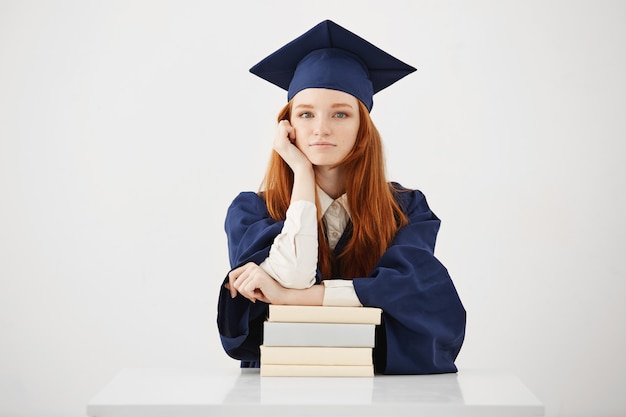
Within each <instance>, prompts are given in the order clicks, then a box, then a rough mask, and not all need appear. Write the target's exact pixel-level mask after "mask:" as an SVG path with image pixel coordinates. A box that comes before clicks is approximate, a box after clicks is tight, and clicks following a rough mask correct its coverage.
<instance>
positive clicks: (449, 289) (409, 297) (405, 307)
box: [217, 184, 465, 374]
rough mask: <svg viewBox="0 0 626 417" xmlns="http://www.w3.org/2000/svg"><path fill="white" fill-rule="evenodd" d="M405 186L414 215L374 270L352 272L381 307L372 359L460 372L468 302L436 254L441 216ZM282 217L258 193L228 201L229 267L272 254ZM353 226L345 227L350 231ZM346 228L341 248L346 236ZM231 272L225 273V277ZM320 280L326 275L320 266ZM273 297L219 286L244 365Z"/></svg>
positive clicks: (399, 368)
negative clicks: (360, 273)
mask: <svg viewBox="0 0 626 417" xmlns="http://www.w3.org/2000/svg"><path fill="white" fill-rule="evenodd" d="M394 185H395V187H396V188H398V189H400V190H402V191H400V192H398V193H397V194H396V199H397V201H398V202H399V204H400V206H401V207H402V209H403V210H404V212H405V213H406V215H407V217H408V219H409V222H408V224H407V225H406V226H404V227H402V228H401V229H400V230H399V231H398V232H397V234H396V236H395V237H394V239H393V241H392V243H391V245H390V246H389V248H388V249H387V251H386V252H385V253H384V254H383V256H382V257H381V258H380V260H379V261H378V263H377V264H376V266H375V267H374V269H373V270H372V272H371V273H370V275H369V276H368V277H363V278H356V279H354V280H353V284H354V289H355V291H356V293H357V296H358V297H359V300H360V301H361V303H362V304H363V305H364V306H372V307H380V308H382V310H383V321H382V324H381V325H380V326H377V332H376V347H375V348H374V366H375V369H376V372H379V373H386V374H431V373H448V372H456V370H457V368H456V366H455V365H454V361H455V359H456V357H457V355H458V353H459V351H460V349H461V345H462V344H463V340H464V336H465V309H464V308H463V305H462V303H461V301H460V299H459V296H458V294H457V291H456V289H455V287H454V284H453V283H452V280H451V279H450V276H449V274H448V271H447V270H446V268H445V267H444V266H443V265H442V264H441V263H440V262H439V260H437V258H436V257H435V256H434V248H435V241H436V237H437V232H438V231H439V225H440V221H439V219H438V218H437V216H435V215H434V214H433V212H432V211H431V210H430V208H429V207H428V204H427V202H426V199H425V197H424V195H423V194H422V193H421V192H420V191H418V190H406V189H403V188H402V187H401V186H399V185H398V184H394ZM282 227H283V222H281V221H275V220H274V219H272V217H270V215H269V213H268V212H267V208H266V206H265V202H264V201H263V199H262V198H261V197H260V196H258V195H257V194H256V193H252V192H244V193H241V194H239V195H238V196H237V197H236V198H235V199H234V200H233V202H232V204H231V205H230V207H229V208H228V212H227V215H226V220H225V230H226V234H227V237H228V251H229V257H230V264H231V267H232V268H233V269H234V268H236V267H238V266H241V265H244V264H246V263H248V262H254V263H257V264H260V263H261V262H263V261H264V260H265V258H267V256H268V255H269V250H270V247H271V245H272V242H273V241H274V238H275V237H276V236H277V235H278V234H279V233H280V232H281V230H282ZM350 230H351V227H348V228H346V234H349V233H350ZM347 240H348V236H347V235H344V236H343V237H342V239H341V240H340V241H339V243H338V245H337V248H336V251H341V249H342V247H343V245H344V244H345V243H346V242H347ZM227 279H228V277H226V279H225V281H224V282H226V280H227ZM317 281H318V283H320V282H321V278H320V276H319V273H318V278H317ZM266 317H267V304H265V303H263V302H260V301H257V302H256V303H252V302H250V301H249V300H247V299H246V298H244V297H243V296H241V295H238V296H237V297H236V298H234V299H233V298H231V297H230V293H229V291H228V290H226V289H225V288H224V286H223V285H222V288H221V290H220V295H219V300H218V314H217V324H218V330H219V333H220V338H221V341H222V346H223V347H224V350H225V351H226V353H227V354H228V355H229V356H231V357H233V358H235V359H239V360H241V366H242V367H258V366H259V358H260V353H259V346H260V345H261V344H262V342H263V321H264V320H265V319H266Z"/></svg>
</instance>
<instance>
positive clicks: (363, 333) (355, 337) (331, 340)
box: [263, 321, 376, 348]
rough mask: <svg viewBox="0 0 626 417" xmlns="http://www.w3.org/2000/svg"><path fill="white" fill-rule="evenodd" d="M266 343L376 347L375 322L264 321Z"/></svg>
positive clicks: (277, 344)
mask: <svg viewBox="0 0 626 417" xmlns="http://www.w3.org/2000/svg"><path fill="white" fill-rule="evenodd" d="M263 325H264V329H263V344H264V345H265V346H337V347H339V346H342V347H372V348H373V347H374V343H375V332H376V325H374V324H356V323H287V322H271V321H266V322H264V323H263Z"/></svg>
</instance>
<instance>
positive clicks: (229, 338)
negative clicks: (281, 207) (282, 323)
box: [217, 192, 283, 367]
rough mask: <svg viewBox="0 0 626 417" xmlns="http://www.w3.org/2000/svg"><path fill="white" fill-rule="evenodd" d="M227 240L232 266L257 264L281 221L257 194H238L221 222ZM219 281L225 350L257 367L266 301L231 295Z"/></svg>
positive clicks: (219, 322) (246, 364)
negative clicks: (271, 212) (268, 210)
mask: <svg viewBox="0 0 626 417" xmlns="http://www.w3.org/2000/svg"><path fill="white" fill-rule="evenodd" d="M224 228H225V231H226V236H227V239H228V255H229V260H230V266H231V269H235V268H237V267H239V266H241V265H244V264H246V263H248V262H254V263H256V264H257V265H258V264H260V263H261V262H263V261H264V260H265V259H266V258H267V257H268V255H269V251H270V247H271V246H272V242H273V241H274V238H275V237H276V236H277V235H278V234H279V233H280V231H281V230H282V228H283V222H282V221H276V220H274V219H273V218H272V217H271V216H270V215H269V213H268V212H267V208H266V206H265V202H264V201H263V199H262V198H261V197H260V196H258V195H257V194H256V193H252V192H244V193H241V194H239V195H238V196H237V197H236V198H235V199H234V200H233V202H232V203H231V205H230V207H229V208H228V210H227V213H226V219H225V223H224ZM227 280H228V276H226V278H225V279H224V281H223V282H222V286H221V289H220V293H219V298H218V306H217V307H218V308H217V327H218V330H219V334H220V340H221V342H222V346H223V348H224V350H225V351H226V353H227V354H228V355H229V356H230V357H232V358H234V359H239V360H241V361H242V363H241V366H242V367H258V360H259V355H260V353H259V346H260V345H261V343H262V341H263V334H262V324H261V322H262V321H264V320H265V317H266V315H267V309H268V307H267V304H266V303H264V302H262V301H257V302H256V303H252V302H251V301H250V300H248V299H247V298H245V297H243V296H242V295H241V294H237V296H236V297H235V298H231V296H230V291H228V290H227V289H226V288H224V284H225V283H226V282H227Z"/></svg>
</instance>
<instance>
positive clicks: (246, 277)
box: [225, 262, 324, 306]
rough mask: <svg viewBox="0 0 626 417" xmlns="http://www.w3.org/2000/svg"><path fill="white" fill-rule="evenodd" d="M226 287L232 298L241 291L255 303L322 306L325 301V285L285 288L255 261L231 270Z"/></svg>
mask: <svg viewBox="0 0 626 417" xmlns="http://www.w3.org/2000/svg"><path fill="white" fill-rule="evenodd" d="M225 287H226V288H227V289H228V290H229V291H230V296H231V297H232V298H235V297H236V296H237V293H239V294H241V295H243V296H244V297H246V298H247V299H248V300H250V301H252V302H253V303H254V302H256V300H260V301H263V302H264V303H268V304H297V305H317V306H321V305H322V303H323V301H324V286H323V285H313V286H312V287H310V288H306V289H302V290H296V289H289V288H285V287H283V286H282V285H280V284H279V283H278V282H276V280H274V278H272V277H271V276H270V275H268V274H267V272H265V271H264V270H263V269H262V268H261V267H260V266H258V265H257V264H255V263H254V262H248V263H247V264H245V265H243V266H240V267H239V268H235V269H233V270H232V271H230V273H229V274H228V282H227V283H226V284H225Z"/></svg>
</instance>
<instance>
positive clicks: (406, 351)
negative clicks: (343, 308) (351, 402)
mask: <svg viewBox="0 0 626 417" xmlns="http://www.w3.org/2000/svg"><path fill="white" fill-rule="evenodd" d="M398 201H399V202H400V203H401V205H402V206H403V208H404V210H405V213H407V215H408V218H409V223H408V224H407V225H406V226H404V227H403V228H402V229H400V230H399V231H398V233H397V234H396V236H395V238H394V239H393V241H392V243H391V245H390V246H389V248H388V249H387V251H386V252H385V253H384V254H383V256H382V257H381V259H380V260H379V262H378V263H377V265H376V266H375V268H374V270H373V271H372V273H371V275H370V276H369V277H367V278H357V279H354V280H353V284H354V288H355V291H356V293H357V295H358V297H359V299H360V300H361V303H362V304H363V305H364V306H374V307H380V308H382V310H383V323H382V326H379V328H378V333H377V339H376V349H375V354H374V362H375V366H376V371H377V372H380V373H386V374H432V373H449V372H456V371H457V368H456V366H455V365H454V361H455V359H456V357H457V355H458V353H459V351H460V349H461V345H462V343H463V339H464V337H465V320H466V313H465V309H464V307H463V305H462V303H461V300H460V299H459V296H458V294H457V291H456V289H455V287H454V284H453V283H452V280H451V278H450V276H449V274H448V271H447V269H446V268H445V267H444V266H443V265H442V264H441V262H439V260H437V258H436V257H435V256H434V249H435V240H436V237H437V232H438V230H439V225H440V221H439V219H438V218H437V217H436V216H435V214H433V213H432V211H431V210H430V208H429V207H428V204H427V202H426V199H425V197H424V195H423V194H422V193H421V192H420V191H417V190H412V191H409V190H404V191H400V192H399V193H398Z"/></svg>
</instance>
